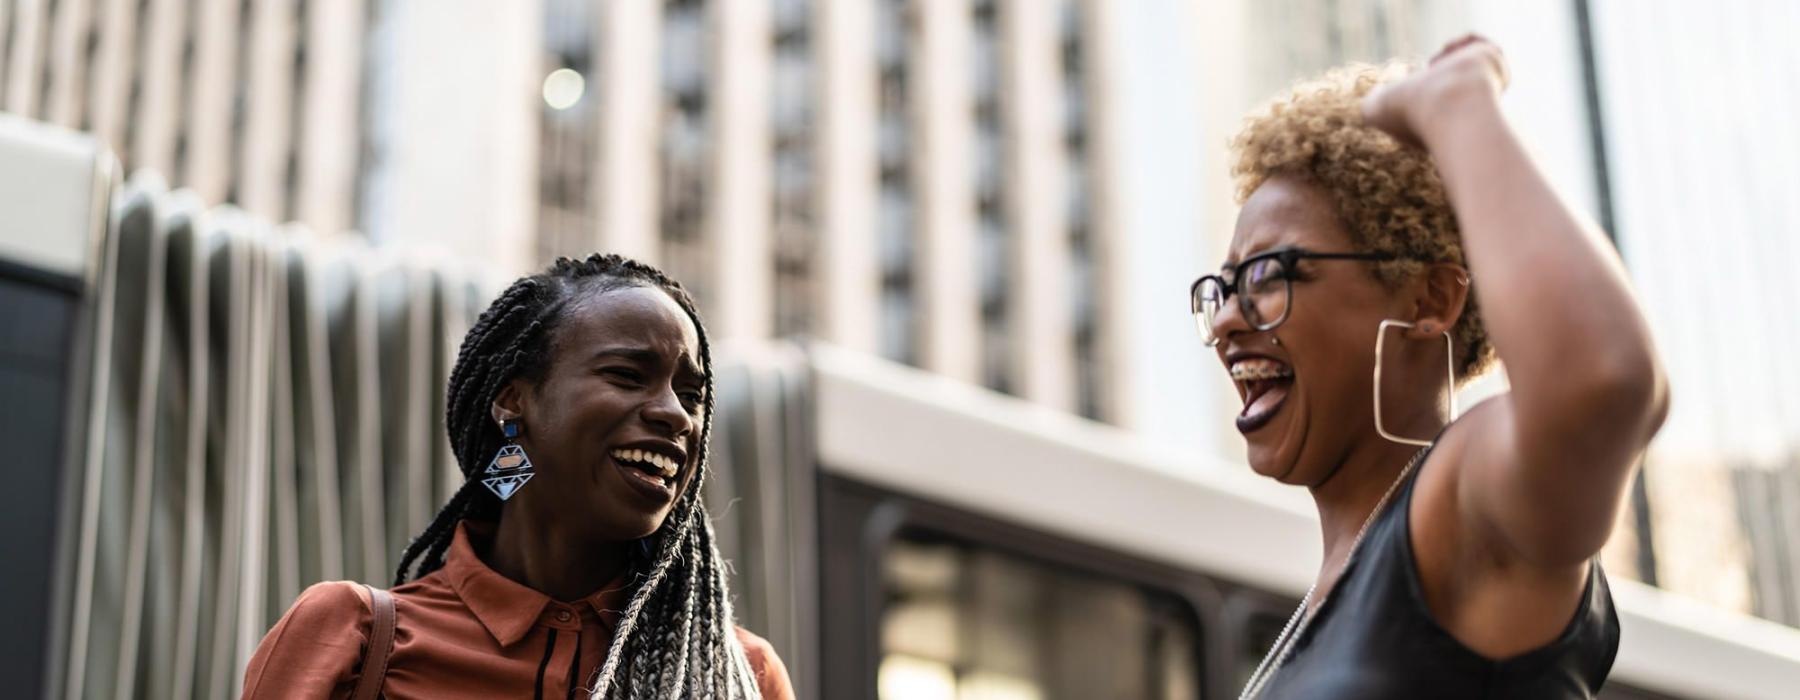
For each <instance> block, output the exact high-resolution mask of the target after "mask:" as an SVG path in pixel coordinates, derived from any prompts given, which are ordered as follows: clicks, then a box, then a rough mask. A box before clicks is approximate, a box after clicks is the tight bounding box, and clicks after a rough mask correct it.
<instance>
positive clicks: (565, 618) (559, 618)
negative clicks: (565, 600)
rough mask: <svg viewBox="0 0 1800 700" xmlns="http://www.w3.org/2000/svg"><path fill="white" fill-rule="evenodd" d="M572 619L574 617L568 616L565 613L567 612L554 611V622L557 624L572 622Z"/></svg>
mask: <svg viewBox="0 0 1800 700" xmlns="http://www.w3.org/2000/svg"><path fill="white" fill-rule="evenodd" d="M574 618H575V616H574V615H571V614H569V611H567V610H558V611H556V621H557V622H568V621H569V620H572V619H574Z"/></svg>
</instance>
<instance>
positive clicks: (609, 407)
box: [244, 255, 793, 700]
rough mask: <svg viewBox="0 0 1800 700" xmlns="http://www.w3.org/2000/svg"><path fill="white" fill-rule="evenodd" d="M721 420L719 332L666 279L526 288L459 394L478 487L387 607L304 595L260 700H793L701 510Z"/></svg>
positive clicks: (378, 594)
mask: <svg viewBox="0 0 1800 700" xmlns="http://www.w3.org/2000/svg"><path fill="white" fill-rule="evenodd" d="M712 408H713V372H712V355H711V351H710V348H709V347H708V345H707V341H706V331H705V327H704V326H702V325H701V323H700V316H699V314H698V312H696V311H695V308H694V303H693V300H692V299H690V298H689V297H688V294H687V292H685V291H683V290H682V288H681V285H679V284H677V283H675V282H674V281H673V280H671V279H669V278H668V277H665V276H664V275H663V273H661V272H660V271H658V270H656V269H655V268H652V267H650V266H648V265H644V264H642V263H638V262H636V261H633V260H629V259H626V258H622V257H620V256H617V255H604V256H602V255H595V256H592V257H589V258H587V259H585V260H579V261H577V260H569V259H562V260H558V261H557V262H556V264H555V265H553V266H552V267H551V268H550V269H548V270H545V271H544V272H541V273H539V274H535V275H531V276H529V277H524V278H521V279H519V280H518V281H517V282H514V283H513V285H512V286H511V287H510V288H508V289H507V290H506V291H505V292H504V293H502V294H501V295H500V297H499V298H498V299H496V300H495V301H494V302H493V304H492V305H490V306H489V307H488V309H487V311H485V312H484V313H482V315H481V317H480V318H479V319H478V320H477V321H476V323H475V325H474V327H472V328H470V329H469V333H468V335H467V336H465V337H464V339H463V344H462V350H461V352H460V354H459V355H458V357H457V360H456V366H455V368H454V369H453V370H452V371H451V373H450V384H449V388H448V391H447V392H446V398H445V425H446V427H447V429H448V431H449V434H450V443H451V446H452V447H453V449H454V450H455V453H456V459H457V462H458V463H460V464H461V466H462V472H463V476H464V477H465V481H464V483H463V485H462V488H460V489H458V490H457V492H456V496H455V497H453V498H451V499H450V502H449V503H448V504H446V505H445V506H444V508H443V510H441V511H439V512H438V516H437V518H436V519H435V520H433V521H432V523H431V525H430V526H429V527H427V528H426V529H425V531H424V533H423V534H421V535H420V536H419V537H418V538H417V539H415V540H414V541H413V543H412V545H411V546H409V547H407V548H406V552H405V553H404V554H403V555H402V557H401V561H400V569H399V571H398V572H397V573H396V575H395V580H394V585H395V587H394V588H393V589H392V591H391V592H390V591H385V590H380V589H375V588H367V587H364V586H361V585H357V584H353V583H349V582H342V581H339V582H328V583H321V584H317V585H314V586H312V587H311V588H308V589H307V590H306V592H304V593H302V594H301V595H300V599H299V600H297V601H295V602H294V605H293V607H292V608H290V609H289V610H288V612H287V614H286V615H284V616H282V618H281V621H280V622H278V623H276V624H275V627H274V628H273V629H271V630H270V631H269V633H268V635H267V636H265V637H264V638H263V640H262V644H261V645H260V646H259V647H257V650H256V655H255V657H253V658H252V659H251V661H250V666H249V669H248V670H247V671H246V673H245V679H244V696H245V697H249V698H254V697H284V698H287V697H333V698H348V697H356V698H371V699H372V698H375V697H377V696H378V695H386V696H387V697H393V698H426V697H429V698H455V697H466V698H501V697H505V698H518V697H534V698H543V697H568V698H573V697H576V696H577V695H580V696H582V697H588V696H591V697H594V698H602V699H613V698H620V699H638V698H646V699H647V698H659V699H673V698H720V699H721V700H728V699H732V698H758V697H761V698H771V699H773V698H790V699H791V698H792V697H793V690H792V688H791V687H790V686H789V682H788V677H787V671H786V669H785V668H784V667H783V665H782V663H781V659H779V658H778V657H776V655H775V653H774V651H773V650H772V649H771V648H770V647H769V645H768V643H767V642H765V641H763V640H762V639H760V638H758V637H756V636H755V635H752V634H750V633H748V632H746V631H744V630H742V629H738V628H736V627H735V626H734V625H733V624H732V611H731V596H730V594H729V592H728V591H727V590H726V584H725V568H724V562H723V561H722V560H721V558H720V556H719V552H718V550H717V549H716V548H715V546H714V543H713V533H712V527H711V525H710V523H709V521H708V518H707V514H706V508H705V507H704V506H703V505H702V503H701V500H700V490H701V485H702V483H703V481H704V480H705V478H706V467H707V461H706V446H707V434H708V431H709V429H710V427H711V425H712ZM415 563H417V565H418V567H417V571H414V570H413V567H414V564H415Z"/></svg>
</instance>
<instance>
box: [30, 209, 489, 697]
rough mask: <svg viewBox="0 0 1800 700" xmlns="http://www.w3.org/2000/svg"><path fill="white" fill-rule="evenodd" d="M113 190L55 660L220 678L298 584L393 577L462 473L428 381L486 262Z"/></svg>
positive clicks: (165, 676)
mask: <svg viewBox="0 0 1800 700" xmlns="http://www.w3.org/2000/svg"><path fill="white" fill-rule="evenodd" d="M114 201H115V204H114V207H113V220H114V226H113V231H112V233H111V235H109V236H107V238H106V241H105V243H104V247H103V250H102V251H101V252H100V258H99V262H98V264H99V266H100V268H101V269H99V270H98V271H97V274H96V275H95V279H96V280H97V283H96V284H97V288H96V289H95V290H94V295H95V297H94V299H93V305H92V308H93V309H94V321H93V322H94V329H93V331H94V332H93V334H92V336H91V337H92V338H93V341H94V343H95V348H94V353H93V366H92V368H91V376H90V377H89V381H88V383H87V388H88V390H89V391H90V392H91V395H90V396H88V397H87V398H86V401H85V403H86V404H87V411H88V416H87V427H88V430H87V434H86V435H85V436H83V439H82V440H81V442H82V443H83V445H82V447H81V452H82V454H81V455H80V457H79V458H78V460H77V462H76V464H75V469H76V470H77V473H76V474H74V475H72V479H71V482H70V483H71V484H72V488H71V492H72V495H71V498H70V500H69V502H68V510H69V511H71V512H67V513H65V515H64V522H65V523H66V524H67V525H66V529H65V532H66V533H67V535H66V536H65V538H64V539H65V541H66V542H67V544H68V545H70V546H68V548H67V550H66V551H67V552H68V556H69V557H71V558H72V559H73V561H72V562H70V564H71V566H70V567H69V571H70V572H71V573H72V578H71V580H70V584H71V585H70V589H69V593H68V595H69V596H70V598H69V599H68V605H67V608H68V610H67V618H66V620H65V621H64V624H65V625H66V626H65V627H64V630H65V634H63V635H62V638H63V639H64V640H66V642H67V647H66V649H64V650H61V660H62V662H63V663H62V664H60V668H61V671H60V675H61V678H59V679H53V681H52V682H53V683H60V685H61V689H60V690H61V692H60V693H57V694H59V695H62V696H65V697H97V698H111V697H118V698H127V697H131V698H139V697H141V698H192V697H227V696H235V694H236V693H237V688H238V685H239V683H241V674H242V669H243V667H244V665H245V663H246V662H247V661H248V658H249V655H250V653H251V652H252V651H253V650H254V649H255V646H256V643H257V642H258V641H259V640H260V639H261V637H262V634H263V633H264V632H265V631H266V630H267V629H268V628H269V625H270V624H272V623H273V621H274V620H275V619H276V618H277V617H279V616H280V614H281V612H282V611H283V610H284V609H285V607H286V606H287V604H288V603H289V602H290V601H292V600H293V599H294V598H295V596H297V595H298V594H299V593H300V591H301V590H302V588H303V587H304V586H305V585H306V584H310V583H312V582H315V581H320V580H328V579H346V578H347V579H356V580H361V581H368V582H373V583H377V584H381V583H385V582H387V581H389V580H391V578H392V576H393V569H394V566H395V565H396V564H397V562H396V556H397V554H398V552H399V551H400V549H401V548H402V547H403V546H404V545H405V544H406V542H407V539H408V538H409V537H411V536H412V535H413V534H414V533H416V532H418V531H419V530H420V529H422V528H423V527H424V525H425V524H426V523H427V522H429V520H430V518H431V516H432V515H433V514H434V513H435V511H436V508H437V507H438V505H439V504H441V503H442V502H443V501H444V499H446V498H448V497H449V495H450V494H451V493H452V492H453V491H454V489H455V488H456V486H457V485H458V484H459V483H460V481H461V474H460V473H459V472H458V470H457V469H456V467H455V461H454V458H453V457H452V456H451V455H450V453H449V450H448V444H447V443H446V441H445V438H444V437H443V436H444V430H443V426H442V415H443V398H442V395H441V393H442V386H441V385H442V381H443V377H444V376H446V374H447V373H448V371H449V366H450V363H452V362H453V361H454V359H455V355H454V353H455V352H456V349H457V344H458V343H459V342H460V340H461V337H462V335H463V333H464V331H465V330H466V329H467V328H468V325H469V324H470V323H471V322H472V320H473V318H474V315H475V314H476V313H478V312H479V310H480V308H481V307H480V305H484V304H485V303H486V301H487V300H488V299H489V298H490V296H491V291H492V290H491V285H488V286H483V285H482V284H479V283H477V282H476V281H475V280H473V279H470V278H467V277H463V276H458V275H457V274H454V273H452V272H450V271H448V270H446V269H434V268H431V267H426V266H421V265H416V264H407V262H406V261H403V260H398V259H395V258H393V257H390V256H384V255H381V254H378V253H377V252H375V251H372V250H370V249H368V248H367V247H366V246H363V245H360V244H359V243H358V242H356V241H354V240H336V241H333V240H321V239H318V238H316V237H313V236H311V235H309V234H308V233H306V232H304V231H301V230H298V229H292V228H276V227H272V226H270V225H268V224H266V223H263V222H261V221H258V220H256V219H253V218H251V217H248V216H245V215H243V214H241V213H238V212H236V211H234V210H231V209H229V208H222V209H214V210H207V209H204V208H203V207H201V206H200V205H199V204H198V202H196V201H195V200H194V199H193V198H191V197H189V196H185V195H184V194H183V193H180V192H175V193H171V192H167V191H165V190H164V189H163V188H162V187H161V185H160V184H158V183H157V182H155V181H154V179H151V178H140V179H139V180H136V181H134V182H133V183H131V184H130V185H128V186H126V188H125V189H124V191H123V192H122V193H120V194H119V195H118V196H116V197H115V199H114Z"/></svg>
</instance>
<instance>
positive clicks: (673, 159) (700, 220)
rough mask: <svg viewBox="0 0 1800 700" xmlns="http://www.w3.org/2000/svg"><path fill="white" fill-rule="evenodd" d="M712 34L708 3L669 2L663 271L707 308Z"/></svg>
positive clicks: (666, 5)
mask: <svg viewBox="0 0 1800 700" xmlns="http://www.w3.org/2000/svg"><path fill="white" fill-rule="evenodd" d="M707 33H708V27H707V21H706V3H705V2H703V1H702V0H667V1H666V2H665V3H664V5H663V37H662V38H663V40H662V90H661V93H662V110H661V117H662V129H661V133H662V142H661V144H660V150H661V156H660V159H659V160H660V161H661V167H662V181H661V185H662V187H661V194H660V197H661V199H662V201H661V207H660V223H661V231H662V253H663V269H664V270H665V271H667V272H668V273H669V274H670V275H671V276H673V277H674V278H675V279H678V280H681V281H682V286H684V287H686V288H687V289H688V291H689V292H690V293H692V294H693V296H694V300H695V302H696V303H698V304H700V306H701V308H703V309H704V308H709V307H710V306H711V301H712V294H711V289H710V288H709V287H710V281H711V277H710V276H709V275H707V274H706V272H707V270H708V268H709V267H710V266H709V265H708V264H707V263H708V257H709V256H708V251H707V249H706V245H705V243H706V241H705V238H706V237H705V231H704V228H703V227H704V226H705V224H706V198H707V188H706V185H707V177H706V176H707V169H708V167H707V166H708V164H709V162H710V153H711V150H712V142H711V138H712V135H711V133H710V132H709V130H708V128H707V121H708V119H709V118H710V116H709V114H708V105H707V99H706V98H707V94H706V87H707V85H706V82H707V66H708V65H709V62H710V61H711V60H712V51H710V50H709V47H710V46H711V45H712V42H711V41H709V40H708V38H707Z"/></svg>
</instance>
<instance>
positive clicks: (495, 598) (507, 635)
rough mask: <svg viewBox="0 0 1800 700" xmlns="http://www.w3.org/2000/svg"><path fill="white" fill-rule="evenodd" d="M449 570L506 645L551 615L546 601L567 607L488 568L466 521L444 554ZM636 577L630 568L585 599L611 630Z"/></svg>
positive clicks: (478, 616)
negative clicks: (471, 538)
mask: <svg viewBox="0 0 1800 700" xmlns="http://www.w3.org/2000/svg"><path fill="white" fill-rule="evenodd" d="M444 573H445V574H446V576H447V577H448V579H449V581H450V585H451V587H452V588H454V589H455V591H456V595H457V597H458V598H461V599H462V601H463V604H464V605H466V606H468V608H469V611H470V612H473V613H474V614H475V619H477V620H480V621H481V625H482V626H483V627H486V628H487V631H488V634H491V635H493V636H494V639H495V641H498V642H500V645H501V646H503V647H509V646H512V645H514V644H517V643H518V642H519V640H521V639H524V638H525V635H526V634H527V633H529V632H530V631H531V628H532V626H533V625H536V624H538V623H539V621H540V619H542V618H544V617H545V615H546V611H545V608H546V607H550V606H552V605H555V606H558V607H563V604H561V603H556V602H555V601H552V600H551V599H550V596H547V595H544V594H543V593H540V592H538V591H536V590H534V589H532V588H530V587H528V586H526V585H524V584H522V583H519V582H517V581H514V580H512V579H509V578H507V577H505V576H502V575H500V573H499V572H497V571H494V570H493V569H490V568H488V565H487V563H486V562H483V561H482V560H481V557H479V556H476V554H475V547H474V545H472V544H471V543H470V541H469V532H468V524H467V523H466V522H463V523H457V525H456V534H455V535H454V536H453V537H452V539H451V541H450V551H449V552H448V553H447V554H446V556H445V558H444ZM631 580H632V579H631V577H630V574H629V573H627V574H625V575H622V576H620V577H619V578H617V579H614V580H613V581H611V582H609V583H607V584H606V585H604V586H601V587H600V590H598V591H596V592H594V593H593V594H591V595H589V596H587V597H586V598H583V599H582V603H583V604H585V605H587V606H590V607H592V608H593V609H594V612H595V613H596V614H597V615H599V617H600V620H601V621H602V622H603V623H605V625H606V627H607V629H608V630H611V629H613V628H615V627H616V626H617V625H618V620H619V616H620V614H621V613H622V612H623V611H624V609H625V605H626V604H627V603H629V602H630V600H631V589H630V585H629V583H630V581H631Z"/></svg>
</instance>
